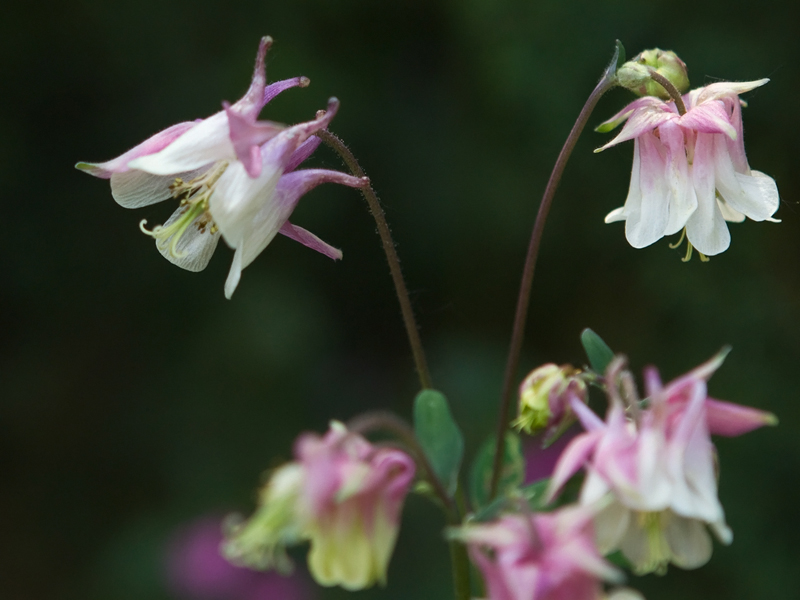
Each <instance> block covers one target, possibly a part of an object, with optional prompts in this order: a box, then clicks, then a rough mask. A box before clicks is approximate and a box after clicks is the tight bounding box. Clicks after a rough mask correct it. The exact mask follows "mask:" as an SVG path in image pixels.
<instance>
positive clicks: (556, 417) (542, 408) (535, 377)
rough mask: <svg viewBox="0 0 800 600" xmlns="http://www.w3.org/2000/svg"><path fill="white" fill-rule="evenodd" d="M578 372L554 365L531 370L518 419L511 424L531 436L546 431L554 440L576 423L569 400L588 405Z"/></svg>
mask: <svg viewBox="0 0 800 600" xmlns="http://www.w3.org/2000/svg"><path fill="white" fill-rule="evenodd" d="M578 373H579V371H578V370H576V369H575V368H573V367H572V365H564V366H558V365H555V364H552V363H549V364H546V365H542V366H541V367H538V368H536V369H534V370H533V371H531V373H530V374H529V375H528V376H527V377H526V378H525V379H524V380H523V382H522V384H521V385H520V387H519V405H518V416H517V418H516V419H515V420H514V422H513V423H512V425H513V426H514V427H517V428H518V429H520V430H522V431H524V432H525V433H528V434H533V433H536V432H537V431H540V430H541V429H544V428H547V429H548V431H547V433H546V434H545V436H546V438H547V439H548V442H549V441H552V440H553V439H554V438H555V436H554V434H556V432H563V431H564V430H565V429H566V428H567V427H569V426H570V425H571V424H572V423H573V422H574V416H573V414H572V409H571V408H570V400H571V399H572V398H576V399H577V400H579V401H581V402H586V394H587V390H586V383H585V382H584V381H583V380H582V379H580V378H579V377H577V375H578ZM546 443H547V442H546Z"/></svg>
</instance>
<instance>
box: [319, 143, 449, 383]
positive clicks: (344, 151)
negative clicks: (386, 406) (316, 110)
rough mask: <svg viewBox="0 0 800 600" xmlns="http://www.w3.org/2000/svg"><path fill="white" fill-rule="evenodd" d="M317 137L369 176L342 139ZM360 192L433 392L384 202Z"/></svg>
mask: <svg viewBox="0 0 800 600" xmlns="http://www.w3.org/2000/svg"><path fill="white" fill-rule="evenodd" d="M316 135H317V137H319V138H320V139H321V140H322V141H323V142H325V143H326V144H327V145H328V146H330V147H331V148H333V150H335V151H336V153H337V154H338V155H339V156H341V157H342V160H343V161H344V162H345V164H346V165H347V168H349V169H350V172H351V173H352V174H353V175H354V176H356V177H366V175H365V173H364V170H363V169H362V168H361V166H360V165H359V164H358V161H357V160H356V157H355V156H353V153H352V152H350V149H349V148H348V147H347V146H346V145H345V143H344V142H343V141H342V140H341V139H340V138H338V137H337V136H336V135H334V134H332V133H331V132H330V131H328V130H325V129H323V130H320V131H318V132H317V133H316ZM361 193H362V194H364V198H365V199H366V201H367V204H368V205H369V211H370V213H372V216H373V218H374V219H375V223H376V224H377V225H378V233H379V234H380V236H381V242H383V251H384V252H385V253H386V260H387V261H388V263H389V270H390V271H391V273H392V280H393V281H394V288H395V291H396V292H397V299H398V300H399V301H400V311H401V312H402V314H403V323H404V325H405V327H406V332H407V333H408V342H409V344H411V352H412V353H413V355H414V364H415V365H416V368H417V375H418V376H419V383H420V385H421V386H422V388H423V389H430V388H431V387H433V386H432V384H431V375H430V372H429V371H428V363H427V361H426V360H425V350H424V349H423V347H422V341H421V340H420V337H419V329H418V327H417V321H416V319H415V318H414V310H413V309H412V308H411V300H410V298H409V296H408V289H407V288H406V283H405V281H404V280H403V273H402V271H401V270H400V259H399V258H398V257H397V251H396V250H395V247H394V240H393V239H392V234H391V232H390V231H389V225H388V223H387V222H386V215H385V214H384V212H383V208H381V203H380V201H379V200H378V196H377V194H375V190H373V189H372V186H371V185H367V186H366V187H363V188H361Z"/></svg>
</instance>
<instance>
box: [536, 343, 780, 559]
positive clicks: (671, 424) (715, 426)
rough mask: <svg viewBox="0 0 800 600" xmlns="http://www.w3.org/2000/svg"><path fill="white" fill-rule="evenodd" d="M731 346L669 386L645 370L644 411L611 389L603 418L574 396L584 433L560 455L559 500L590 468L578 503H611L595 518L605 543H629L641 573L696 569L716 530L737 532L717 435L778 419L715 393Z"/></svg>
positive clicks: (724, 535)
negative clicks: (720, 484)
mask: <svg viewBox="0 0 800 600" xmlns="http://www.w3.org/2000/svg"><path fill="white" fill-rule="evenodd" d="M723 358H724V353H721V354H719V355H717V356H716V357H714V358H713V359H712V360H710V361H708V362H707V363H705V364H703V365H701V366H700V367H698V368H697V369H695V370H693V371H691V372H690V373H688V374H687V375H684V376H683V377H680V378H678V379H676V380H675V381H674V382H672V383H670V384H668V385H667V386H663V385H662V384H661V382H660V379H659V378H658V374H657V372H656V371H655V369H649V370H648V371H647V372H646V382H647V388H648V394H649V399H648V401H647V402H648V403H647V405H646V407H645V408H642V407H639V406H638V404H635V406H631V407H630V409H629V410H626V407H625V406H624V405H623V402H622V400H621V398H620V397H619V395H618V394H616V393H615V392H614V391H613V388H614V386H615V385H617V384H616V375H615V374H614V373H613V372H611V371H610V372H609V373H608V374H607V377H606V379H607V380H608V382H609V383H608V385H609V386H611V388H612V391H611V392H610V394H609V395H610V406H609V409H608V413H607V415H606V420H605V422H603V421H601V420H600V419H599V418H598V417H597V416H596V415H595V414H594V413H593V412H592V411H591V410H590V409H589V408H588V407H587V406H586V405H584V404H582V403H580V402H574V403H573V409H574V410H575V412H576V414H577V415H578V418H579V419H580V420H581V423H582V424H583V426H584V428H585V429H586V432H585V433H583V434H581V435H579V436H577V437H575V438H574V439H573V440H572V441H571V442H570V444H569V446H567V448H566V449H565V450H564V453H563V454H562V455H561V457H560V459H559V462H558V464H557V465H556V470H555V473H554V475H553V478H552V480H551V483H550V489H549V491H548V495H549V497H551V498H552V497H554V496H555V494H556V493H557V492H558V490H559V489H560V488H561V487H562V486H563V485H564V483H566V481H567V480H568V479H569V478H570V477H571V476H572V475H573V474H575V473H576V472H577V471H578V470H579V469H581V468H582V467H585V468H586V470H587V476H586V480H585V481H584V484H583V487H582V489H581V496H580V502H581V504H584V505H595V504H596V503H598V502H601V503H605V506H604V507H603V508H602V509H601V510H600V511H599V512H598V514H597V516H596V518H595V528H596V535H597V542H598V547H599V548H600V550H601V552H603V553H606V552H610V551H613V550H615V549H620V550H622V553H623V554H624V555H625V557H626V558H627V559H628V560H629V561H630V562H631V563H632V565H633V567H634V571H636V572H638V573H648V572H652V571H658V572H663V571H664V570H665V569H666V567H667V565H668V564H669V563H673V564H675V565H677V566H679V567H682V568H686V569H691V568H696V567H699V566H701V565H703V564H705V563H706V562H707V561H708V559H709V558H710V557H711V552H712V543H711V538H710V536H709V534H708V532H707V530H706V528H707V527H710V528H711V529H712V531H713V532H714V533H715V534H716V536H717V537H718V538H719V540H720V541H721V542H723V543H725V544H729V543H731V541H732V539H733V534H732V533H731V530H730V529H729V528H728V526H727V524H726V523H725V514H724V511H723V509H722V505H721V504H720V502H719V498H718V497H717V475H716V451H715V448H714V445H713V444H712V443H711V438H710V434H711V433H721V434H723V435H739V434H741V433H744V432H746V431H751V430H753V429H755V428H757V427H761V426H763V425H768V424H775V422H776V420H775V417H774V416H773V415H771V414H770V413H767V412H764V411H760V410H756V409H751V408H747V407H743V406H739V405H736V404H731V403H729V402H722V401H719V400H714V399H711V398H709V397H708V394H707V386H706V381H707V379H708V378H709V377H710V376H711V374H713V372H714V371H715V370H716V369H717V368H718V367H719V365H720V364H722V360H723Z"/></svg>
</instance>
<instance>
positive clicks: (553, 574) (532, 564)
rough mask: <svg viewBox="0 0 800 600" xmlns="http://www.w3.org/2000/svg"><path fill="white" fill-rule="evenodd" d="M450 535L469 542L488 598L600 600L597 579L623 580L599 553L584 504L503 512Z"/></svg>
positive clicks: (599, 588) (590, 515)
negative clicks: (527, 512)
mask: <svg viewBox="0 0 800 600" xmlns="http://www.w3.org/2000/svg"><path fill="white" fill-rule="evenodd" d="M450 535H451V536H452V537H454V538H456V539H459V540H461V541H463V542H465V543H466V544H467V546H468V548H469V554H470V557H471V558H472V561H473V562H474V563H475V565H476V566H477V567H478V568H479V569H480V570H481V573H482V574H483V578H484V581H485V583H486V591H487V593H488V600H600V598H601V597H602V583H601V582H602V581H603V580H605V581H612V582H619V580H620V578H621V573H620V572H619V571H618V570H617V569H616V568H614V567H613V566H612V565H611V564H610V563H608V562H606V561H605V560H604V559H603V558H602V557H601V556H600V554H599V553H598V551H597V548H596V547H595V542H594V534H593V527H592V511H591V510H589V509H587V508H584V507H579V506H571V507H565V508H562V509H559V510H557V511H554V512H551V513H536V514H507V515H504V516H502V517H500V518H499V519H498V520H497V521H494V522H492V523H478V524H467V525H465V526H463V527H461V528H458V529H453V530H451V532H450Z"/></svg>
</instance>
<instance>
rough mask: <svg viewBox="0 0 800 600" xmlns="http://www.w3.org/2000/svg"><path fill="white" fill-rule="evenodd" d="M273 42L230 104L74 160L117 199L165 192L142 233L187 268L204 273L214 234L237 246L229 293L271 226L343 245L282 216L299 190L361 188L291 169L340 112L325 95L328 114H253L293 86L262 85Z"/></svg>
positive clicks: (334, 253) (139, 199) (128, 201)
mask: <svg viewBox="0 0 800 600" xmlns="http://www.w3.org/2000/svg"><path fill="white" fill-rule="evenodd" d="M271 43H272V40H271V38H269V37H265V38H263V39H262V40H261V43H260V45H259V49H258V55H257V57H256V66H255V70H254V73H253V79H252V82H251V85H250V88H249V90H248V91H247V93H246V94H245V95H244V97H242V98H241V99H240V100H239V101H238V102H236V103H235V104H233V105H230V104H228V103H223V110H222V111H220V112H218V113H216V114H214V115H212V116H211V117H208V118H207V119H199V120H197V121H194V122H184V123H178V124H177V125H173V126H172V127H169V128H168V129H166V130H164V131H161V132H159V133H157V134H156V135H154V136H152V137H151V138H149V139H148V140H146V141H144V142H142V143H141V144H139V145H138V146H136V147H135V148H133V149H132V150H129V151H128V152H126V153H124V154H122V155H121V156H119V157H117V158H115V159H113V160H110V161H108V162H105V163H78V164H77V165H76V167H77V168H78V169H81V170H83V171H85V172H87V173H89V174H90V175H94V176H96V177H100V178H104V179H110V180H111V193H112V195H113V197H114V199H115V200H116V201H117V203H119V204H120V205H122V206H124V207H126V208H139V207H143V206H148V205H151V204H154V203H157V202H161V201H163V200H166V199H168V198H175V199H177V200H180V206H179V207H178V209H177V210H176V211H175V212H174V213H173V214H172V216H171V217H170V218H169V219H168V220H167V222H166V223H164V225H158V226H156V227H154V228H153V229H152V230H147V229H145V227H144V225H145V223H146V221H142V222H141V224H140V227H141V229H142V231H143V232H144V233H146V234H148V235H150V236H152V237H153V238H155V240H156V246H157V248H158V250H159V251H160V252H161V254H162V255H163V256H164V257H165V258H167V259H168V260H169V261H170V262H172V263H174V264H176V265H178V266H180V267H182V268H184V269H187V270H189V271H201V270H203V269H204V268H205V267H206V266H207V264H208V262H209V260H210V259H211V256H212V254H213V253H214V250H215V249H216V246H217V243H218V241H219V238H220V235H221V236H222V237H223V238H224V239H225V241H226V242H227V243H228V245H229V246H231V247H232V248H234V249H235V251H236V252H235V254H234V260H233V265H232V267H231V271H230V274H229V275H228V279H227V281H226V283H225V295H226V297H228V298H230V297H231V295H232V294H233V291H234V290H235V289H236V286H237V284H238V282H239V278H240V276H241V270H242V269H243V268H245V267H246V266H247V265H248V264H250V263H251V262H252V261H253V259H254V258H255V257H256V256H257V255H258V254H259V253H260V252H261V251H262V250H264V248H265V247H266V246H267V245H268V244H269V242H270V241H272V239H273V238H274V237H275V235H276V234H277V233H281V234H283V235H285V236H287V237H289V238H291V239H293V240H295V241H298V242H300V243H302V244H304V245H306V246H309V247H310V248H312V249H314V250H317V251H319V252H321V253H323V254H325V255H326V256H329V257H331V258H334V259H338V258H341V252H340V251H339V250H337V249H336V248H333V247H331V246H330V245H328V244H326V243H325V242H323V241H322V240H320V239H319V238H318V237H316V236H315V235H313V234H312V233H310V232H308V231H306V230H305V229H302V228H300V227H297V226H295V225H292V224H291V223H289V222H288V218H289V216H290V215H291V213H292V211H293V210H294V207H295V206H296V204H297V202H298V200H299V199H300V197H301V196H302V195H303V194H305V193H306V192H308V191H309V190H311V189H312V188H314V187H316V186H317V185H319V184H321V183H326V182H333V183H339V184H342V185H347V186H350V187H361V186H363V185H365V181H364V180H362V179H359V178H356V177H352V176H350V175H346V174H344V173H340V172H337V171H327V170H322V169H312V170H302V171H296V172H293V171H294V170H295V169H296V168H297V167H298V166H299V165H300V163H302V162H303V161H304V160H305V159H306V158H308V157H309V156H310V155H311V154H312V153H313V151H314V150H315V149H316V148H317V146H318V145H319V140H318V139H317V138H315V137H312V136H313V135H314V133H316V132H317V131H319V130H321V129H324V128H326V127H327V125H328V123H330V121H331V119H332V118H333V117H334V115H335V114H336V111H337V109H338V105H339V103H338V100H336V99H335V98H332V99H331V100H330V101H329V103H328V110H327V111H320V112H319V113H318V114H317V117H316V118H315V119H314V120H312V121H309V122H306V123H300V124H298V125H294V126H291V127H287V126H285V125H281V124H278V123H272V122H268V121H258V120H257V117H258V114H259V113H260V111H261V109H262V108H263V107H264V105H265V104H266V103H267V102H269V101H270V100H271V99H272V98H274V97H275V96H277V95H278V94H279V93H281V92H283V91H285V90H287V89H289V88H292V87H298V86H299V87H305V86H307V85H308V83H309V82H308V79H307V78H305V77H296V78H293V79H287V80H283V81H278V82H275V83H273V84H271V85H269V86H267V85H266V72H265V63H264V58H265V55H266V52H267V50H268V48H269V47H270V45H271Z"/></svg>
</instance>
